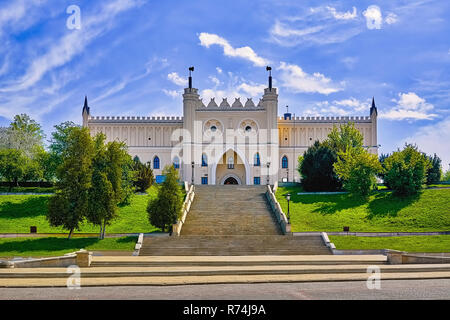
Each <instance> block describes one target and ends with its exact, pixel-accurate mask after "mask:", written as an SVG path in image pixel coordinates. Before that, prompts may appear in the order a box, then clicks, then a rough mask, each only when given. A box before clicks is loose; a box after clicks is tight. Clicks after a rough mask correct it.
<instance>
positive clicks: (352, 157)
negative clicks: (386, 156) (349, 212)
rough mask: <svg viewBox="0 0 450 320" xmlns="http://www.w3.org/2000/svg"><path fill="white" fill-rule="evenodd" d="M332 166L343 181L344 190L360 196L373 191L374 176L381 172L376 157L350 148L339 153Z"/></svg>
mask: <svg viewBox="0 0 450 320" xmlns="http://www.w3.org/2000/svg"><path fill="white" fill-rule="evenodd" d="M333 166H334V169H335V170H336V173H337V175H338V176H339V177H340V178H341V179H342V180H343V181H344V188H345V189H346V190H348V191H349V192H350V193H352V194H357V195H360V196H367V195H368V194H369V193H370V191H371V190H372V189H374V187H375V185H376V182H377V180H376V177H375V175H376V174H377V173H378V172H380V171H382V170H383V168H382V167H381V164H380V162H379V161H378V158H377V156H376V155H374V154H370V153H369V152H367V151H366V150H358V149H351V148H348V149H347V151H346V152H339V154H338V160H337V162H336V163H335V164H334V165H333Z"/></svg>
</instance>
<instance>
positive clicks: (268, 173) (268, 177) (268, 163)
mask: <svg viewBox="0 0 450 320" xmlns="http://www.w3.org/2000/svg"><path fill="white" fill-rule="evenodd" d="M269 168H270V162H269V161H268V162H267V185H269V179H270V172H269Z"/></svg>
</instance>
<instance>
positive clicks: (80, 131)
mask: <svg viewBox="0 0 450 320" xmlns="http://www.w3.org/2000/svg"><path fill="white" fill-rule="evenodd" d="M93 155H94V145H93V141H92V138H91V136H90V134H89V129H87V128H74V129H73V130H71V131H70V133H69V134H68V136H67V147H66V148H65V149H64V150H63V151H62V157H63V159H64V160H63V162H62V164H61V165H60V166H59V167H58V169H57V177H58V180H59V181H58V182H57V184H56V188H55V189H56V190H55V195H53V196H52V197H51V198H50V200H49V210H48V213H47V219H48V221H49V223H50V225H51V226H55V227H60V226H61V227H63V228H64V229H67V230H69V239H70V238H71V237H72V234H73V231H74V230H75V229H76V230H79V228H80V224H81V223H82V221H83V220H84V219H85V218H86V217H87V215H88V210H89V191H90V189H91V187H92V158H93Z"/></svg>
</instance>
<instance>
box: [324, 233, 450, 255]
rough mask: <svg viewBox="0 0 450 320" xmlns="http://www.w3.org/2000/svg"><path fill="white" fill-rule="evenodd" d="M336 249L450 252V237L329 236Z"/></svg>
mask: <svg viewBox="0 0 450 320" xmlns="http://www.w3.org/2000/svg"><path fill="white" fill-rule="evenodd" d="M329 238H330V241H331V242H333V243H334V244H335V245H336V249H342V250H343V249H356V250H357V249H394V250H400V251H408V252H450V236H448V235H443V236H401V237H355V236H329Z"/></svg>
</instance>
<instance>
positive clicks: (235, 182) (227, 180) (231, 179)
mask: <svg viewBox="0 0 450 320" xmlns="http://www.w3.org/2000/svg"><path fill="white" fill-rule="evenodd" d="M223 184H238V182H237V180H236V179H235V178H233V177H229V178H227V179H226V180H225V181H224V183H223Z"/></svg>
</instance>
